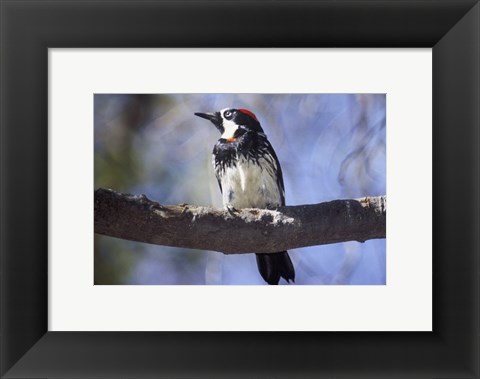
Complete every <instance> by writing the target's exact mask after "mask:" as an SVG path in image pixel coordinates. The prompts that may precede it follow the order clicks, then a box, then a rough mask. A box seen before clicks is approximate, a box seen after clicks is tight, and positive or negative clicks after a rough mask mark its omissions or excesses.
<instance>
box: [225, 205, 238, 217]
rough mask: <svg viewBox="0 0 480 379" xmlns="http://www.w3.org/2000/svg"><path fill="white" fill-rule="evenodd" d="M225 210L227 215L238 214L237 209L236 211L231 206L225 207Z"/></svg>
mask: <svg viewBox="0 0 480 379" xmlns="http://www.w3.org/2000/svg"><path fill="white" fill-rule="evenodd" d="M226 208H227V211H228V213H230V214H231V215H234V214H235V213H238V209H236V208H235V207H234V206H233V205H227V206H226Z"/></svg>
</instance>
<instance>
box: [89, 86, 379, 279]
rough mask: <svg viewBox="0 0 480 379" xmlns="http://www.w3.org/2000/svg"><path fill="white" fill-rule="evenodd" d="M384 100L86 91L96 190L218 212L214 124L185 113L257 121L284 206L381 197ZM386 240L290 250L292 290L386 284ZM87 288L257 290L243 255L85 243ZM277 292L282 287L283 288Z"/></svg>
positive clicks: (103, 240) (108, 241)
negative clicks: (244, 114)
mask: <svg viewBox="0 0 480 379" xmlns="http://www.w3.org/2000/svg"><path fill="white" fill-rule="evenodd" d="M385 102H386V96H385V95H384V94H170V95H136V94H126V95H123V94H97V95H95V97H94V139H95V141H94V150H95V151H94V165H95V167H94V174H95V188H100V187H102V188H111V189H113V190H115V191H119V192H124V193H132V194H145V195H146V196H147V197H148V198H149V199H151V200H155V201H158V202H159V203H161V204H166V205H169V204H179V203H189V204H195V205H214V206H216V207H221V206H222V205H221V195H220V190H219V188H218V184H217V181H216V179H215V177H214V174H213V168H212V166H211V152H212V149H213V145H214V144H215V142H216V140H217V139H218V138H219V133H218V131H217V130H216V129H215V127H214V126H213V125H212V124H211V123H209V122H208V121H206V120H203V119H200V118H198V117H195V116H194V114H193V113H194V112H212V111H217V110H220V109H223V108H227V107H232V108H246V109H249V110H251V111H252V112H253V113H255V114H256V116H257V118H258V119H259V121H260V123H261V124H262V127H263V129H264V131H265V133H266V134H267V136H268V138H269V140H270V142H271V143H272V145H273V147H274V149H275V151H276V152H277V156H278V158H279V160H280V163H281V166H282V169H283V177H284V181H285V192H286V203H287V205H300V204H312V203H320V202H324V201H330V200H334V199H345V198H357V197H362V196H376V195H384V194H386V150H385V147H386V125H385V122H386V103H385ZM385 247H386V243H385V240H370V241H367V242H365V243H358V242H347V243H339V244H333V245H324V246H313V247H308V248H300V249H294V250H290V256H291V258H292V261H293V264H294V266H295V271H296V280H295V283H296V284H297V285H298V284H323V285H326V284H376V285H383V284H385V280H386V278H385V270H386V251H385V250H386V249H385ZM94 271H95V275H94V277H95V279H94V280H95V284H216V285H218V284H265V283H264V281H263V280H262V278H261V277H260V275H259V273H258V271H257V267H256V261H255V256H254V255H253V254H238V255H224V254H222V253H218V252H211V251H194V250H189V249H181V248H173V247H166V246H156V245H149V244H144V243H138V242H130V241H125V240H120V239H116V238H111V237H105V236H101V235H95V248H94ZM280 284H285V282H284V281H283V279H282V281H281V282H280Z"/></svg>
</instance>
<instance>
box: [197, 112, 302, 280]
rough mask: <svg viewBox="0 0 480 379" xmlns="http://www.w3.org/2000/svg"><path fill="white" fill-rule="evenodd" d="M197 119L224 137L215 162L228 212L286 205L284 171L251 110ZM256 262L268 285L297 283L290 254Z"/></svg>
mask: <svg viewBox="0 0 480 379" xmlns="http://www.w3.org/2000/svg"><path fill="white" fill-rule="evenodd" d="M195 115H196V116H198V117H202V118H204V119H207V120H209V121H211V122H212V123H213V125H215V127H216V128H217V129H218V131H219V132H220V134H221V137H220V139H219V140H218V141H217V143H216V144H215V146H214V148H213V156H212V158H213V168H214V171H215V176H216V177H217V181H218V184H219V186H220V191H221V193H222V199H223V205H224V206H225V207H226V208H227V209H232V208H233V209H242V208H271V207H277V206H282V205H285V189H284V185H283V176H282V169H281V167H280V163H279V161H278V158H277V155H276V154H275V151H274V150H273V147H272V145H271V144H270V142H269V141H268V139H267V136H266V135H265V133H264V131H263V129H262V127H261V125H260V122H259V121H258V119H257V117H256V116H255V115H254V114H253V113H252V112H250V111H249V110H247V109H233V108H227V109H223V110H221V111H219V112H213V113H195ZM256 258H257V266H258V270H259V272H260V275H261V276H262V278H263V279H264V280H265V281H266V282H267V283H268V284H272V285H276V284H278V282H279V280H280V278H281V277H283V278H284V279H285V280H286V281H287V282H290V280H291V281H292V282H293V281H294V280H295V270H294V268H293V264H292V261H291V260H290V257H289V255H288V253H287V252H286V251H282V252H279V253H271V254H256Z"/></svg>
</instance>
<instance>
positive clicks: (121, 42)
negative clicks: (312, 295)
mask: <svg viewBox="0 0 480 379" xmlns="http://www.w3.org/2000/svg"><path fill="white" fill-rule="evenodd" d="M0 4H1V8H0V11H1V22H0V24H1V25H0V27H1V55H0V59H1V61H0V66H1V99H0V100H1V102H0V105H1V136H0V143H1V176H2V177H1V222H0V225H1V231H0V232H1V235H0V236H1V374H2V376H3V377H5V378H27V377H28V378H30V377H32V378H47V377H51V378H54V377H55V378H57V377H64V378H74V377H75V378H83V377H85V378H90V377H96V378H104V377H109V378H114V377H139V378H140V377H142V378H143V377H145V378H147V377H152V378H153V377H156V378H166V377H169V378H186V377H189V378H233V377H235V378H240V377H245V378H253V377H255V378H266V377H269V378H272V377H278V378H286V377H290V378H292V377H294V378H307V377H308V378H312V377H338V378H343V377H350V378H353V377H396V378H399V377H415V378H423V377H425V378H427V377H428V378H431V377H449V378H478V377H479V375H480V368H479V367H480V365H479V346H480V343H479V299H480V296H479V278H480V275H479V230H478V226H479V196H478V195H479V172H480V171H479V162H480V161H479V141H480V140H479V126H480V125H479V121H480V117H479V104H480V102H479V99H480V97H479V89H480V85H479V83H480V75H479V68H480V64H479V63H480V55H479V52H480V50H479V48H480V38H479V37H480V5H479V4H478V1H477V0H475V1H473V0H469V1H463V0H441V1H408V0H407V1H397V0H389V1H383V0H376V1H364V0H357V1H348V0H345V1H343V0H337V1H328V0H326V1H291V0H286V1H275V2H272V1H256V2H254V1H183V0H181V1H134V0H133V1H111V0H110V1H108V0H97V1H54V0H50V1H47V0H33V1H18V0H12V1H9V0H3V1H1V3H0ZM51 47H71V48H79V47H93V48H97V47H98V48H103V47H116V48H131V47H258V48H264V47H392V48H400V47H431V48H432V49H433V332H417V333H415V332H403V333H401V332H396V333H393V332H385V333H367V332H364V333H361V332H342V333H333V332H330V333H318V332H317V333H313V332H312V333H298V332H295V333H293V332H288V333H286V332H268V333H267V332H264V333H240V332H236V333H235V332H216V333H214V332H211V333H210V332H208V333H204V332H196V333H193V332H192V333H186V332H182V333H180V332H168V333H164V332H162V333H159V332H155V333H145V332H86V333H84V332H49V331H48V326H47V322H48V291H47V286H48V196H49V195H48V95H47V94H48V91H47V90H48V54H47V53H48V48H51ZM194 64H195V63H194V62H192V65H194ZM192 67H194V66H192ZM74 70H75V68H72V71H74ZM412 138H415V136H412ZM405 150H406V154H408V147H407V146H406V147H405ZM406 185H407V184H406ZM404 200H405V203H406V206H412V212H414V208H415V206H419V204H421V202H422V201H428V199H404ZM72 201H81V199H72ZM72 217H74V215H72ZM65 222H68V220H65ZM78 238H79V239H80V238H82V236H78ZM405 238H408V236H405ZM419 253H420V252H419ZM155 301H161V299H155ZM318 306H319V307H321V306H322V304H321V303H319V304H318ZM279 312H281V310H279ZM192 317H195V316H194V315H192ZM259 317H262V315H259ZM270 317H274V315H272V316H270ZM352 317H355V315H352Z"/></svg>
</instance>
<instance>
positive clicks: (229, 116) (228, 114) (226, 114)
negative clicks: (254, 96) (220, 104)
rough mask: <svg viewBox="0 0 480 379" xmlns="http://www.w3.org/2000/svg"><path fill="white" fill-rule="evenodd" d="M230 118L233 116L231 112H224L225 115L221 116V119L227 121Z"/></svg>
mask: <svg viewBox="0 0 480 379" xmlns="http://www.w3.org/2000/svg"><path fill="white" fill-rule="evenodd" d="M232 116H233V112H232V111H225V113H224V114H223V117H225V118H226V119H227V120H230V119H231V118H232Z"/></svg>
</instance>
